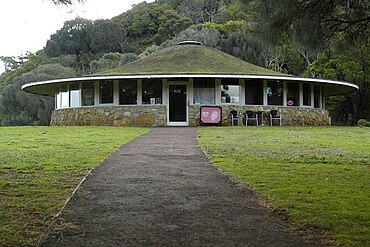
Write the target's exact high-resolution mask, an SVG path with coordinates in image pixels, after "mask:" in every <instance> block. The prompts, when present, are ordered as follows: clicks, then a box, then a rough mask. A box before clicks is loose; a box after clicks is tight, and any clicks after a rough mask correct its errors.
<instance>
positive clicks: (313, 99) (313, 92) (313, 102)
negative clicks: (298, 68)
mask: <svg viewBox="0 0 370 247" xmlns="http://www.w3.org/2000/svg"><path fill="white" fill-rule="evenodd" d="M311 107H312V108H315V87H314V85H313V83H311Z"/></svg>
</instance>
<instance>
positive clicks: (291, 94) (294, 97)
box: [286, 82, 299, 106]
mask: <svg viewBox="0 0 370 247" xmlns="http://www.w3.org/2000/svg"><path fill="white" fill-rule="evenodd" d="M287 89H288V92H287V102H286V104H287V105H288V106H299V83H296V82H287Z"/></svg>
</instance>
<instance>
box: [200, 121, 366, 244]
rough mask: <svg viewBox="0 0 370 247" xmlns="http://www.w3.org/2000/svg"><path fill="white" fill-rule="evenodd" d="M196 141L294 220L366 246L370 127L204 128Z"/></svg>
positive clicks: (241, 179) (224, 167) (341, 240)
mask: <svg viewBox="0 0 370 247" xmlns="http://www.w3.org/2000/svg"><path fill="white" fill-rule="evenodd" d="M198 141H199V145H200V146H201V147H202V148H203V149H204V150H205V151H206V152H207V154H208V155H209V157H210V158H211V160H212V161H213V162H214V163H215V164H216V165H217V166H219V167H221V168H222V169H223V170H224V171H226V172H228V173H229V174H231V175H232V176H234V177H235V178H236V179H238V180H239V181H241V182H243V183H245V184H247V185H248V186H250V187H252V188H253V189H255V190H257V191H258V192H259V193H260V194H261V195H262V197H264V198H266V199H267V200H268V201H269V202H270V203H272V204H273V205H274V206H275V207H277V208H278V209H279V210H282V211H284V212H286V214H287V215H288V217H289V219H290V220H291V221H293V222H295V223H296V224H297V225H298V226H299V227H302V228H305V229H310V230H314V231H315V232H317V233H319V234H322V235H323V236H324V238H326V239H329V238H334V239H335V241H336V242H337V243H340V244H343V245H345V246H370V128H347V127H330V128H318V127H314V128H310V127H283V128H280V127H276V128H275V127H248V128H246V127H234V128H201V129H199V130H198Z"/></svg>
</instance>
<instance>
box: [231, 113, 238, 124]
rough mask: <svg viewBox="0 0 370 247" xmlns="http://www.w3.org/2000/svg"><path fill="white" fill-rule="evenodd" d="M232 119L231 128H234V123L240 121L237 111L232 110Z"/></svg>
mask: <svg viewBox="0 0 370 247" xmlns="http://www.w3.org/2000/svg"><path fill="white" fill-rule="evenodd" d="M230 117H231V126H234V121H237V122H238V121H239V118H238V112H237V111H236V110H231V111H230Z"/></svg>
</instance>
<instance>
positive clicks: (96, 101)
mask: <svg viewBox="0 0 370 247" xmlns="http://www.w3.org/2000/svg"><path fill="white" fill-rule="evenodd" d="M99 96H100V83H99V81H98V80H96V81H95V93H94V105H95V106H97V105H99V104H100V103H99V101H100V100H99Z"/></svg>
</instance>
